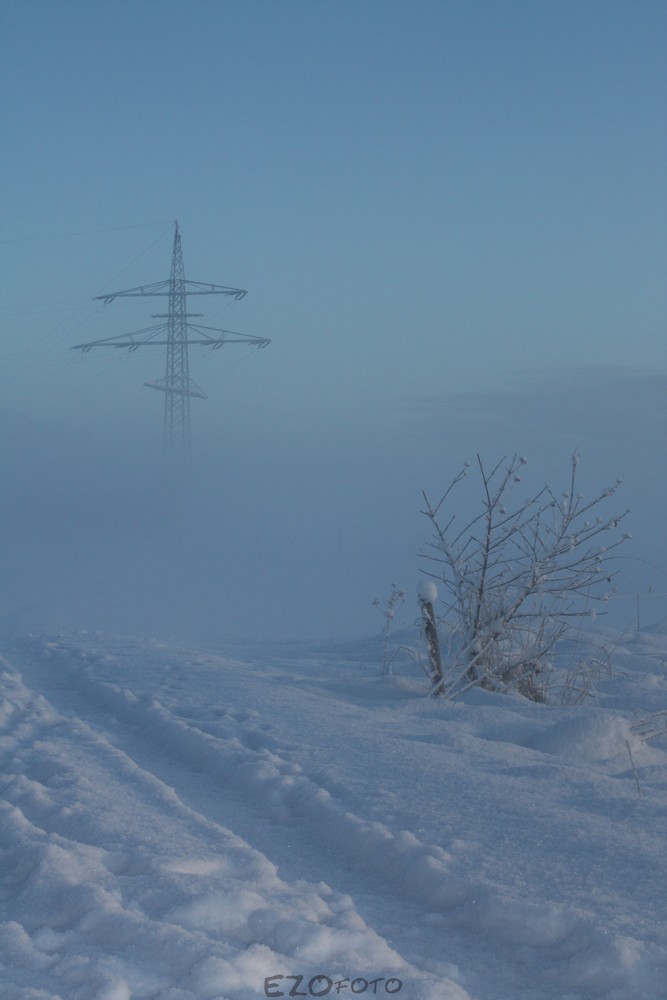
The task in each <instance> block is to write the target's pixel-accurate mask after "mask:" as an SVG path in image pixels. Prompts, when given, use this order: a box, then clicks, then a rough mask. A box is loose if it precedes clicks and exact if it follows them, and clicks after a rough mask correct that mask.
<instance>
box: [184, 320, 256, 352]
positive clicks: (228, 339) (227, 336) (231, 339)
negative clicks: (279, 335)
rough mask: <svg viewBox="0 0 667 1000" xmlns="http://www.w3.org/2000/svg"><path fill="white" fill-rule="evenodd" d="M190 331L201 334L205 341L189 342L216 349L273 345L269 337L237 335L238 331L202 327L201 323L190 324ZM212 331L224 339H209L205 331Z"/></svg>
mask: <svg viewBox="0 0 667 1000" xmlns="http://www.w3.org/2000/svg"><path fill="white" fill-rule="evenodd" d="M188 330H196V332H197V333H201V334H202V335H203V337H204V338H205V339H204V340H189V341H188V343H190V344H204V345H206V344H210V345H211V346H215V347H222V345H223V344H255V345H256V346H257V347H268V345H269V344H270V343H271V341H270V340H269V338H268V337H253V336H252V335H251V334H249V333H237V332H236V330H221V329H220V328H219V327H216V326H202V325H201V324H200V323H188ZM206 330H211V331H212V332H213V333H221V334H222V337H209V335H208V334H207V333H205V332H204V331H206Z"/></svg>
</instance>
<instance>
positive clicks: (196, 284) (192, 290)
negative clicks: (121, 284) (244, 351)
mask: <svg viewBox="0 0 667 1000" xmlns="http://www.w3.org/2000/svg"><path fill="white" fill-rule="evenodd" d="M181 281H182V284H183V285H184V286H185V291H186V293H187V294H188V295H231V296H232V298H234V299H237V300H238V299H242V298H243V297H244V295H247V294H248V293H247V292H246V290H245V289H244V288H229V287H228V286H227V285H210V284H205V283H204V282H203V281H190V280H189V279H187V278H183V279H181ZM170 289H171V280H170V279H169V278H168V279H167V280H166V281H154V282H153V283H152V284H151V285H137V287H136V288H125V289H123V291H121V292H109V293H108V294H107V295H96V296H95V297H94V299H93V301H94V302H98V301H99V302H105V303H107V304H108V303H109V302H113V300H114V299H121V298H133V297H134V298H136V297H138V296H146V295H157V296H159V295H164V296H168V295H169V294H170Z"/></svg>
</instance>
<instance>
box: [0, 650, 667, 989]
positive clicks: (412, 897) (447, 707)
mask: <svg viewBox="0 0 667 1000" xmlns="http://www.w3.org/2000/svg"><path fill="white" fill-rule="evenodd" d="M381 655H382V652H381V642H380V641H379V640H378V642H377V643H375V642H371V641H360V642H358V643H354V642H352V643H347V644H345V645H338V646H332V645H330V646H326V647H324V646H320V647H318V646H316V645H315V644H296V643H295V644H279V645H274V646H266V645H263V646H260V645H257V646H251V645H248V644H246V645H244V646H236V647H228V648H225V649H221V648H213V647H207V648H181V647H176V646H173V645H171V644H169V643H160V642H157V641H147V640H136V639H133V640H131V639H121V638H113V637H108V636H100V635H91V634H86V633H73V634H62V635H36V636H35V635H33V636H20V637H17V636H14V637H11V638H9V637H7V638H5V640H4V643H3V658H2V659H1V660H0V752H1V753H2V772H1V773H2V777H1V781H2V798H1V800H0V859H1V871H2V876H1V884H0V892H1V895H0V918H1V922H0V982H1V983H2V996H3V997H4V998H6V1000H140V998H141V1000H145V998H151V1000H255V998H259V997H264V996H267V995H269V996H271V995H274V996H280V995H281V992H282V993H283V994H284V995H285V996H288V995H289V991H290V988H292V987H293V984H294V983H295V980H294V979H289V978H281V977H291V976H292V977H294V976H302V977H303V979H302V980H301V984H302V985H301V986H300V989H301V991H302V992H303V991H304V990H306V991H308V990H309V986H308V984H309V983H310V982H312V984H313V989H314V990H316V991H317V990H319V991H320V994H319V995H329V996H348V997H349V996H353V995H360V996H369V997H370V996H373V995H376V996H387V995H390V994H389V993H388V992H387V988H388V987H391V988H392V989H394V990H395V989H396V984H397V983H400V984H401V985H400V991H399V992H394V993H393V994H391V995H394V996H399V997H400V998H401V1000H513V998H515V997H516V998H518V997H521V998H522V1000H593V998H596V1000H600V998H607V1000H659V998H660V997H663V996H665V992H664V989H665V987H664V984H665V983H667V933H666V930H665V919H664V918H665V885H667V859H666V852H665V839H664V837H665V815H666V814H667V780H666V775H665V764H666V763H667V738H666V737H665V736H664V734H663V730H661V728H660V727H661V726H663V729H664V718H663V714H664V707H665V695H666V694H667V681H666V677H665V663H666V662H667V635H662V634H659V633H655V632H650V631H646V632H643V633H637V634H636V635H635V636H632V637H628V636H625V637H624V640H623V646H622V647H619V648H617V649H616V650H615V653H614V658H615V663H616V664H617V668H616V671H615V672H614V673H613V674H612V675H611V676H610V677H609V678H608V679H607V681H606V682H605V683H604V684H601V685H600V688H599V690H598V696H597V701H596V702H595V703H593V702H590V703H588V704H586V705H582V706H581V707H574V708H563V707H558V706H545V705H535V704H530V703H527V702H526V701H524V700H521V699H520V698H518V697H517V698H514V697H509V696H500V695H491V694H488V693H485V692H476V691H471V692H469V694H468V695H466V697H465V698H464V699H463V700H461V701H459V702H456V703H449V702H446V701H443V700H434V699H428V698H426V697H425V696H424V690H425V685H424V683H423V681H422V680H420V679H419V677H418V675H417V674H416V672H415V671H414V667H412V668H411V669H410V668H409V666H407V665H405V664H404V665H403V667H402V668H401V667H400V664H399V665H397V667H396V670H395V674H394V676H393V677H386V676H384V677H383V676H381V669H380V659H381ZM406 662H407V661H406ZM411 670H412V672H411ZM661 713H663V714H661ZM318 977H319V978H318ZM329 981H330V982H331V984H332V985H331V988H330V990H329V992H328V993H322V990H326V989H328V983H329ZM364 983H368V986H367V988H366V987H364ZM372 983H374V984H375V985H374V986H372V985H371V984H372ZM297 995H300V994H297ZM306 995H309V994H308V992H306Z"/></svg>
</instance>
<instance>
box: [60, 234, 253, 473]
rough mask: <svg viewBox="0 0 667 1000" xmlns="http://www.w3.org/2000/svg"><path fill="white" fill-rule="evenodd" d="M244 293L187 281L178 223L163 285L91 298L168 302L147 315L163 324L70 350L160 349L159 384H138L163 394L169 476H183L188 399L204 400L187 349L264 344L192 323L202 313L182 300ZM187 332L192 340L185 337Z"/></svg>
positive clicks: (187, 439)
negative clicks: (163, 361) (162, 372)
mask: <svg viewBox="0 0 667 1000" xmlns="http://www.w3.org/2000/svg"><path fill="white" fill-rule="evenodd" d="M246 294H247V293H246V292H245V290H244V289H242V288H229V287H227V286H226V285H212V284H207V283H204V282H201V281H189V280H187V279H186V277H185V271H184V267H183V248H182V246H181V234H180V230H179V227H178V222H176V223H175V229H174V247H173V251H172V255H171V273H170V275H169V279H168V280H167V281H156V282H154V283H153V284H149V285H139V286H138V287H136V288H127V289H125V290H124V291H120V292H111V293H108V294H106V295H97V296H95V298H96V299H97V300H101V301H103V302H105V303H109V302H112V301H113V300H114V299H117V298H131V297H150V296H165V297H167V299H168V306H167V312H166V313H156V314H153V316H152V318H153V319H160V320H166V322H162V323H159V324H157V325H156V326H150V327H145V328H143V329H141V330H135V331H134V332H132V333H128V334H124V335H123V336H120V337H107V338H105V339H104V340H93V341H89V342H88V343H85V344H75V345H74V346H73V348H72V350H79V351H90V350H91V349H92V348H93V347H116V348H123V347H126V348H127V349H128V350H129V351H136V350H138V349H139V348H140V347H166V369H165V376H164V378H163V379H156V380H154V381H152V382H144V385H146V386H148V387H149V388H151V389H157V390H159V391H160V392H162V393H164V432H163V449H164V460H165V465H166V468H167V471H168V473H169V474H170V475H172V476H173V475H175V474H178V473H179V472H183V470H184V469H185V468H187V467H188V466H189V465H190V462H191V450H190V399H191V398H192V397H193V396H194V397H198V398H199V399H206V398H207V396H206V393H205V392H203V391H202V390H201V389H200V388H199V386H198V385H197V384H196V383H195V382H193V380H192V379H191V378H190V363H189V356H188V351H189V348H190V347H191V346H192V345H196V346H200V347H211V348H213V349H214V350H218V349H219V348H220V347H222V346H223V345H225V344H239V343H241V344H254V345H256V346H257V347H266V346H267V345H268V344H269V343H270V340H269V339H268V338H266V337H253V336H250V335H248V334H243V333H236V332H235V331H233V330H222V329H218V328H216V327H211V326H204V325H202V324H201V323H192V322H190V320H192V319H198V318H201V317H202V316H203V315H204V314H203V313H189V312H188V310H187V299H188V296H192V295H227V296H230V297H231V298H233V299H235V300H238V299H242V298H243V297H244V295H246ZM190 331H193V332H194V333H195V334H196V336H194V337H193V336H191V335H190Z"/></svg>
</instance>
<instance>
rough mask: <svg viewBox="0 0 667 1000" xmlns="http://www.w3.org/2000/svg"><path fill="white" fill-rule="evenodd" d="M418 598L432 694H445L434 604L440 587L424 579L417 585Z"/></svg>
mask: <svg viewBox="0 0 667 1000" xmlns="http://www.w3.org/2000/svg"><path fill="white" fill-rule="evenodd" d="M417 598H418V600H419V608H420V610H421V613H422V625H423V629H424V638H425V639H426V649H427V651H428V662H429V664H430V667H431V681H432V682H433V687H432V688H431V694H440V695H444V693H445V680H444V677H443V676H442V660H441V658H440V639H439V637H438V628H437V625H436V623H435V611H434V610H433V605H434V603H435V601H437V599H438V588H437V587H436V585H435V584H434V583H433V582H432V581H431V580H422V581H421V582H420V584H419V586H418V587H417Z"/></svg>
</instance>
